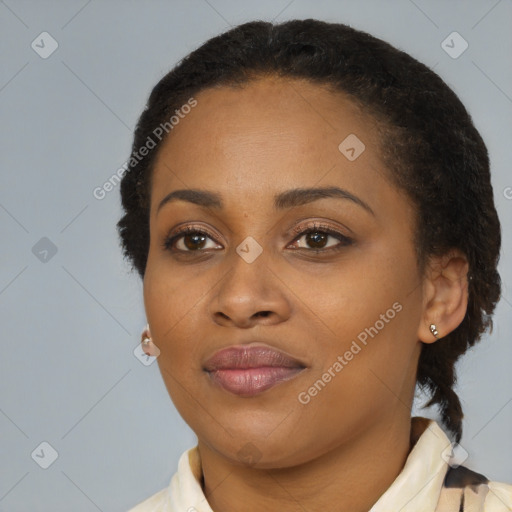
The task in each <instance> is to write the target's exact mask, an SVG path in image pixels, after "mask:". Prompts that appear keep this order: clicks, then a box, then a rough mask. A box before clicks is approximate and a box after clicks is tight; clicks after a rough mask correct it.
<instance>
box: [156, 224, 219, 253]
mask: <svg viewBox="0 0 512 512" xmlns="http://www.w3.org/2000/svg"><path fill="white" fill-rule="evenodd" d="M208 240H211V241H212V242H213V240H212V238H211V237H210V235H209V234H208V233H207V232H206V231H202V230H200V229H197V228H194V227H193V226H187V227H186V228H184V229H182V230H180V231H179V232H178V233H176V234H174V235H171V236H168V237H167V238H166V239H165V240H164V243H163V244H162V246H163V248H164V249H165V250H169V251H181V252H200V251H201V250H205V249H215V248H216V246H215V245H214V246H213V247H207V243H208Z"/></svg>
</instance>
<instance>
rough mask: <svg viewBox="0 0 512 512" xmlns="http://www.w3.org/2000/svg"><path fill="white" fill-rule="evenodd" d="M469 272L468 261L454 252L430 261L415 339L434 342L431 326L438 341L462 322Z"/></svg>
mask: <svg viewBox="0 0 512 512" xmlns="http://www.w3.org/2000/svg"><path fill="white" fill-rule="evenodd" d="M468 271H469V264H468V261H467V259H466V257H465V256H464V254H463V253H462V252H461V251H459V250H457V249H452V250H451V251H449V252H448V253H446V254H444V255H443V256H433V257H431V258H430V260H429V263H428V265H427V268H426V271H425V276H424V281H423V283H424V286H423V315H422V318H421V322H420V325H419V326H418V339H419V340H420V341H422V342H423V343H434V342H435V341H437V338H436V337H435V336H434V335H433V334H432V332H431V331H430V325H431V324H434V325H435V326H436V329H437V331H438V338H442V337H443V336H446V335H447V334H449V333H450V332H452V331H453V330H454V329H456V328H457V327H458V326H459V325H460V324H461V322H462V320H464V316H465V315H466V309H467V305H468Z"/></svg>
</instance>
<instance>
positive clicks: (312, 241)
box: [293, 223, 353, 252]
mask: <svg viewBox="0 0 512 512" xmlns="http://www.w3.org/2000/svg"><path fill="white" fill-rule="evenodd" d="M293 231H294V233H299V234H300V236H299V237H297V238H296V239H295V240H294V242H293V243H294V244H298V242H299V241H300V240H301V239H302V238H304V244H306V245H305V246H304V245H303V246H296V247H295V249H296V250H297V249H298V250H301V249H306V250H309V251H310V252H327V251H337V250H341V249H342V248H343V247H345V246H347V245H350V244H352V242H353V240H352V239H351V238H349V237H347V236H345V235H343V234H342V233H340V232H339V231H336V230H335V229H332V228H331V227H329V226H326V225H323V224H320V223H314V224H313V226H311V227H309V228H302V227H299V228H294V230H293ZM329 238H331V239H334V240H338V243H336V242H335V243H334V244H331V245H330V246H329V245H328V240H329Z"/></svg>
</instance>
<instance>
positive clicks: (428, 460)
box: [155, 417, 451, 512]
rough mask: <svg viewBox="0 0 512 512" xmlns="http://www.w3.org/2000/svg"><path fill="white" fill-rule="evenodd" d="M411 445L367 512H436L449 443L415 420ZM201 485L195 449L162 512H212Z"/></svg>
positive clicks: (432, 426)
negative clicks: (389, 480)
mask: <svg viewBox="0 0 512 512" xmlns="http://www.w3.org/2000/svg"><path fill="white" fill-rule="evenodd" d="M411 443H412V444H413V448H412V450H411V452H410V453H409V455H408V457H407V460H406V462H405V465H404V467H403V469H402V471H401V472H400V474H399V475H398V476H397V477H396V479H395V480H394V481H393V483H392V484H391V486H390V487H389V488H388V489H387V490H386V491H385V492H384V494H382V496H381V497H380V498H379V499H378V501H377V502H376V503H375V504H374V505H373V507H372V508H371V509H370V511H369V512H390V511H398V510H399V511H400V512H433V511H434V510H435V508H436V504H437V501H438V499H439V494H440V492H441V488H442V485H443V480H444V477H445V475H446V471H447V470H448V463H447V461H445V460H444V459H443V457H442V454H443V452H444V453H446V452H447V451H448V452H449V448H448V447H449V446H450V444H451V443H450V440H449V438H448V437H447V435H446V434H445V433H444V431H443V430H442V429H441V428H440V427H439V425H438V424H437V423H436V422H435V421H434V420H430V419H427V418H422V417H414V418H412V422H411ZM200 481H201V461H200V457H199V452H198V449H197V446H195V447H193V448H190V449H189V450H187V451H185V452H184V453H183V454H182V455H181V457H180V459H179V462H178V471H177V472H176V473H175V474H174V476H173V477H172V479H171V482H170V485H169V487H168V488H167V489H166V492H164V496H165V497H164V496H161V497H162V498H164V500H165V504H166V505H169V507H165V508H164V509H163V510H168V511H183V512H213V511H212V509H211V507H210V505H209V503H208V501H207V500H206V497H205V495H204V493H203V490H202V488H201V484H200ZM160 503H162V502H160ZM162 504H163V503H162ZM155 510H157V509H155ZM158 510H162V509H158Z"/></svg>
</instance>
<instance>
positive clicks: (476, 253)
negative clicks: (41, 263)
mask: <svg viewBox="0 0 512 512" xmlns="http://www.w3.org/2000/svg"><path fill="white" fill-rule="evenodd" d="M265 75H275V76H280V77H286V78H296V79H306V80H309V81H311V82H313V83H317V84H320V85H323V86H327V87H329V88H330V90H333V91H340V92H343V93H345V94H347V95H349V97H350V98H351V99H352V100H353V101H354V102H355V103H357V104H358V105H360V106H361V108H362V109H363V110H364V111H366V112H367V113H368V114H370V115H371V116H372V118H373V119H374V120H375V123H376V126H378V127H379V129H380V131H381V134H382V137H381V139H382V140H381V144H382V145H381V154H382V158H383V161H384V163H385V164H386V165H387V167H388V170H389V172H390V176H391V178H392V179H393V180H394V182H395V183H396V185H397V186H399V187H400V188H402V189H403V190H404V191H405V192H406V193H407V194H408V196H409V197H410V198H411V199H412V201H413V203H414V204H415V206H416V209H417V220H416V236H415V240H414V242H415V246H416V249H417V254H418V262H419V266H420V268H421V269H424V264H425V262H426V261H427V259H428V257H429V256H432V255H441V254H444V253H446V252H448V251H449V250H450V249H452V248H457V249H459V250H461V251H462V252H463V253H464V254H465V255H466V257H467V259H468V262H469V275H470V280H469V302H468V307H467V312H466V315H465V317H464V320H463V321H462V323H461V324H460V325H459V326H458V327H457V328H456V329H455V330H454V331H453V332H451V333H450V334H448V335H447V336H445V337H444V338H443V339H442V340H441V341H439V342H437V343H432V344H423V347H422V352H421V355H420V359H419V363H418V371H417V383H418V385H419V386H420V388H421V389H423V390H426V391H427V392H429V394H430V397H431V398H430V400H429V402H428V403H427V404H426V405H425V407H428V406H431V405H434V404H437V405H438V407H439V410H440V414H441V419H442V421H443V423H444V424H445V426H446V427H447V428H448V430H449V431H450V432H451V433H452V434H453V435H454V437H455V440H456V441H457V442H459V441H460V438H461V436H462V418H463V413H462V408H461V404H460V400H459V398H458V396H457V394H456V393H455V391H454V390H453V387H454V385H455V382H456V374H455V363H456V361H457V360H458V358H459V357H460V356H461V355H462V354H464V352H466V350H468V348H469V347H471V346H473V345H474V344H475V343H476V342H477V341H478V340H479V339H480V337H481V335H482V333H483V332H484V331H485V330H486V329H487V328H489V327H492V321H491V315H492V313H493V311H494V308H495V305H496V303H497V301H498V300H499V297H500V292H501V285H500V276H499V274H498V272H497V264H498V259H499V251H500V245H501V232H500V224H499V220H498V216H497V213H496V209H495V206H494V199H493V191H492V187H491V181H490V174H489V158H488V154H487V149H486V147H485V144H484V142H483V140H482V138H481V136H480V134H479V133H478V131H477V130H476V128H475V127H474V125H473V122H472V119H471V117H470V115H469V114H468V112H467V111H466V109H465V108H464V106H463V104H462V103H461V102H460V100H459V99H458V97H457V96H456V95H455V93H454V92H453V91H452V90H451V89H450V88H449V87H448V86H447V85H446V84H445V83H444V81H443V80H442V79H441V78H440V77H439V76H438V75H437V74H436V73H434V72H433V71H432V70H430V69H429V68H428V67H426V66H425V65H423V64H421V63H420V62H418V61H417V60H415V59H414V58H412V57H411V56H410V55H408V54H407V53H404V52H402V51H400V50H398V49H396V48H394V47H393V46H391V45H390V44H388V43H386V42H384V41H382V40H380V39H378V38H376V37H373V36H371V35H370V34H367V33H365V32H362V31H359V30H356V29H354V28H351V27H349V26H347V25H343V24H340V23H326V22H323V21H318V20H313V19H307V20H292V21H287V22H284V23H280V24H272V23H269V22H264V21H254V22H249V23H244V24H242V25H239V26H237V27H235V28H233V29H231V30H229V31H227V32H225V33H223V34H221V35H219V36H216V37H214V38H212V39H210V40H208V41H206V42H205V43H204V44H203V45H202V46H201V47H200V48H198V49H197V50H195V51H193V52H192V53H190V54H189V55H188V56H187V57H185V58H184V59H183V60H181V61H180V62H179V63H178V64H177V65H176V66H175V67H174V69H172V70H171V71H170V72H169V73H168V74H167V75H165V76H164V77H163V78H162V79H161V80H160V82H159V83H158V84H157V85H156V86H155V87H154V89H153V90H152V92H151V95H150V97H149V100H148V103H147V106H146V109H145V110H144V111H143V113H142V115H141V116H140V119H139V121H138V124H137V127H136V129H135V135H134V141H133V147H132V158H131V159H130V162H129V166H128V170H127V173H126V174H125V175H124V177H123V180H122V182H121V198H122V206H123V208H124V211H125V213H124V215H123V217H122V218H121V219H120V220H119V222H118V223H117V227H118V230H119V235H120V238H121V243H122V249H123V253H124V256H125V257H126V258H127V259H129V260H130V261H131V263H132V268H133V267H135V268H136V270H137V271H138V273H139V275H140V276H141V277H143V276H144V272H145V267H146V260H147V256H148V249H149V204H150V190H151V188H150V186H151V175H152V168H153V164H154V161H155V157H156V155H157V154H158V150H159V147H160V146H161V144H162V142H163V141H165V137H162V138H161V140H157V141H156V147H155V148H154V149H152V150H151V151H149V153H148V154H147V155H146V156H145V157H144V158H143V159H135V158H133V157H134V156H135V155H138V150H139V149H140V148H141V147H142V146H144V145H145V144H147V141H148V140H149V139H148V138H151V139H152V140H154V139H155V128H156V127H158V126H160V125H162V123H165V122H168V120H169V118H170V117H171V116H172V115H173V114H174V113H175V111H176V110H178V109H179V108H180V107H181V106H182V105H184V104H186V103H187V101H188V100H189V99H190V98H191V97H193V95H194V94H197V93H198V92H199V91H201V90H203V89H206V88H211V87H218V86H240V85H243V84H245V83H248V82H250V80H252V79H254V78H255V77H258V76H265Z"/></svg>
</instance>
